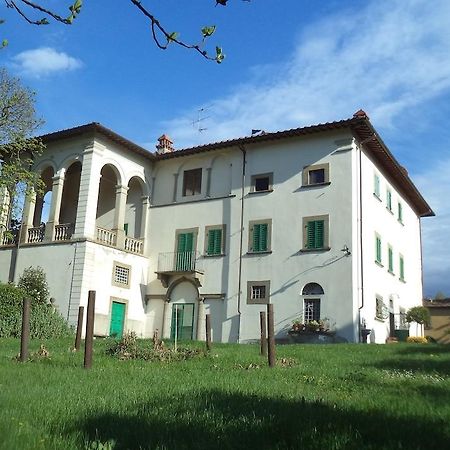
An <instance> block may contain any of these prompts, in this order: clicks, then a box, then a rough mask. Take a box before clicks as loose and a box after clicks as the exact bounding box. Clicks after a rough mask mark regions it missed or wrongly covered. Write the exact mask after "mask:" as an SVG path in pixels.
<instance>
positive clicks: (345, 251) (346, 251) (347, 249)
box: [341, 245, 352, 256]
mask: <svg viewBox="0 0 450 450" xmlns="http://www.w3.org/2000/svg"><path fill="white" fill-rule="evenodd" d="M341 252H344V253H345V256H350V255H351V254H352V252H351V251H350V250H349V248H348V247H347V245H344V246H343V247H342V248H341Z"/></svg>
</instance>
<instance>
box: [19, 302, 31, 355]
mask: <svg viewBox="0 0 450 450" xmlns="http://www.w3.org/2000/svg"><path fill="white" fill-rule="evenodd" d="M30 308H31V299H29V298H24V299H23V307H22V335H21V339H20V361H21V362H25V361H26V360H27V359H28V343H29V342H30Z"/></svg>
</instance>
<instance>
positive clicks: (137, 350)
mask: <svg viewBox="0 0 450 450" xmlns="http://www.w3.org/2000/svg"><path fill="white" fill-rule="evenodd" d="M145 345H147V346H145ZM106 354H108V355H110V356H114V357H116V358H119V359H121V360H128V359H141V360H143V361H160V362H173V361H185V360H187V359H191V358H195V357H202V356H206V353H205V352H204V351H203V350H200V349H190V348H179V349H177V350H176V351H175V350H173V349H170V348H165V347H164V344H163V343H162V342H161V343H159V344H158V345H155V344H154V343H153V347H149V346H148V341H138V339H137V336H136V333H134V332H131V333H127V334H125V335H124V336H123V338H122V339H121V340H120V341H114V342H113V343H112V344H111V345H110V347H109V348H107V349H106Z"/></svg>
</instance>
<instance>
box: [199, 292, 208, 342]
mask: <svg viewBox="0 0 450 450" xmlns="http://www.w3.org/2000/svg"><path fill="white" fill-rule="evenodd" d="M205 327H206V316H205V299H204V298H203V297H199V298H198V311H197V341H204V340H205V339H206V331H205Z"/></svg>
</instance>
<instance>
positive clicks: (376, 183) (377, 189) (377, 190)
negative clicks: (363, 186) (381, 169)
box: [373, 173, 380, 198]
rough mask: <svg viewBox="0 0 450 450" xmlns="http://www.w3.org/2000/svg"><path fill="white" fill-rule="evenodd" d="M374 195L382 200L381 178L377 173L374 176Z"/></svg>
mask: <svg viewBox="0 0 450 450" xmlns="http://www.w3.org/2000/svg"><path fill="white" fill-rule="evenodd" d="M373 195H375V196H376V197H378V198H380V176H379V175H378V174H377V173H375V174H374V176H373Z"/></svg>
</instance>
